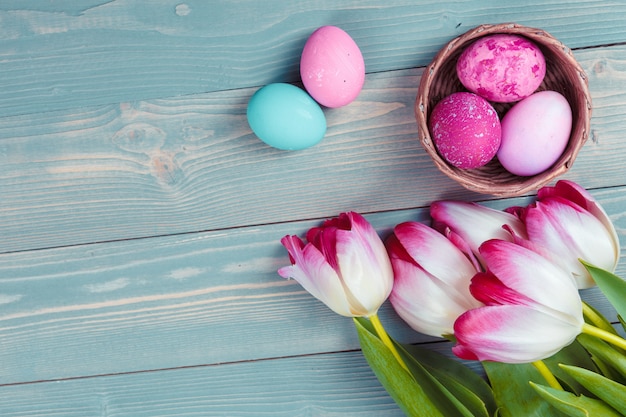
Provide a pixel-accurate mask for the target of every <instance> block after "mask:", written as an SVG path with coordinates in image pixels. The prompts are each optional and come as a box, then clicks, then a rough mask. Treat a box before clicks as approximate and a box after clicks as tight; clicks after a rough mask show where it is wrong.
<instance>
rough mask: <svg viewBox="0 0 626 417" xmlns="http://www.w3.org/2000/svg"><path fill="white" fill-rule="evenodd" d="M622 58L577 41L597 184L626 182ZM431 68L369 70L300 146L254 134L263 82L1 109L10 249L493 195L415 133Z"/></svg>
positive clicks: (583, 176)
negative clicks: (50, 108) (448, 172)
mask: <svg viewBox="0 0 626 417" xmlns="http://www.w3.org/2000/svg"><path fill="white" fill-rule="evenodd" d="M624 56H626V48H625V47H623V46H613V47H606V48H594V49H590V50H584V51H580V52H579V53H577V57H578V59H579V60H580V61H581V63H582V65H583V66H584V68H585V70H586V71H587V72H588V74H589V78H590V81H589V82H590V86H591V91H592V96H593V100H594V101H593V105H594V113H593V119H592V135H591V136H592V140H589V141H588V143H587V144H586V145H585V146H584V147H583V150H582V151H581V153H580V154H579V157H578V159H577V160H576V163H575V164H574V168H573V169H572V170H571V171H570V173H568V175H567V177H568V178H570V179H573V180H576V181H578V182H580V183H581V184H583V185H584V186H585V187H588V188H597V187H605V186H618V185H624V184H625V183H626V168H625V166H624V164H623V158H622V156H621V155H623V154H624V152H626V142H624V140H623V135H622V132H623V131H624V130H625V129H626V127H625V123H626V117H624V115H625V111H624V101H623V95H621V94H619V93H617V92H619V91H623V90H624V89H626V61H625V60H624ZM420 72H421V70H419V69H412V70H402V71H392V72H384V73H379V74H372V75H369V76H368V77H367V81H366V85H365V88H364V90H363V92H362V93H361V95H360V97H359V98H358V100H357V101H356V102H354V103H352V104H351V105H349V106H346V107H344V108H340V109H334V110H326V115H327V119H328V124H329V128H328V132H327V135H326V137H325V138H324V140H323V141H322V143H320V144H319V145H317V146H315V147H313V148H310V149H307V150H304V151H298V152H285V151H279V150H276V149H273V148H270V147H268V146H266V145H265V144H263V143H262V142H261V141H259V140H258V139H257V138H256V137H255V136H254V134H252V132H251V131H250V129H249V127H248V124H247V121H246V117H245V111H246V104H247V101H248V99H249V97H250V95H251V94H252V93H253V92H254V91H255V90H254V89H241V90H234V91H226V92H217V93H210V94H203V95H197V96H189V97H184V98H172V99H167V100H153V101H139V102H133V103H122V104H118V105H110V106H104V107H92V108H85V109H81V110H80V111H76V110H72V111H59V112H51V113H39V114H34V115H26V116H15V117H5V118H1V119H0V164H2V166H3V170H2V171H1V172H0V193H1V194H2V196H3V197H2V199H0V236H2V239H0V252H9V251H18V250H28V249H37V248H46V247H55V246H66V245H73V244H82V243H90V242H98V241H109V240H118V239H130V238H141V237H147V236H155V235H168V234H177V233H189V232H196V231H203V230H215V229H223V228H229V227H239V226H246V225H254V224H267V223H275V222H282V221H294V220H298V219H312V218H323V217H329V216H333V215H336V214H337V213H339V212H341V211H346V210H355V211H359V212H363V213H371V212H379V211H386V210H398V209H399V210H402V209H410V208H414V207H423V206H426V205H428V204H429V203H430V202H431V201H433V200H436V199H441V198H459V199H486V198H489V197H488V196H480V195H476V194H473V193H469V192H467V191H466V190H465V189H463V188H462V187H460V186H459V185H458V184H456V183H454V182H453V181H452V180H450V179H449V178H447V177H445V176H444V175H443V174H441V173H439V171H437V169H436V168H435V166H434V164H433V163H432V161H431V160H430V159H429V157H428V156H427V154H426V153H425V151H424V150H423V149H422V148H421V145H420V144H419V142H418V141H417V125H416V122H415V117H414V115H413V103H414V100H415V96H416V93H417V86H418V83H419V74H420Z"/></svg>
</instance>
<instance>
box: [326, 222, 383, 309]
mask: <svg viewBox="0 0 626 417" xmlns="http://www.w3.org/2000/svg"><path fill="white" fill-rule="evenodd" d="M336 250H337V260H338V262H339V269H340V271H341V272H340V274H341V275H340V279H341V281H342V283H343V286H344V293H345V294H346V296H347V298H348V302H349V303H350V304H351V305H352V309H353V312H354V314H355V315H357V316H364V315H370V314H372V313H375V312H376V311H377V310H378V307H380V305H381V304H382V303H383V302H384V301H385V300H386V299H387V297H388V296H389V294H390V293H391V288H392V285H393V270H392V267H391V262H390V261H389V257H388V255H387V250H386V249H385V246H384V245H383V243H382V241H381V240H380V237H378V235H376V234H375V237H371V238H369V239H367V240H366V239H365V238H364V237H363V236H362V235H359V234H358V233H354V230H352V231H347V230H337V243H336ZM372 310H374V311H372Z"/></svg>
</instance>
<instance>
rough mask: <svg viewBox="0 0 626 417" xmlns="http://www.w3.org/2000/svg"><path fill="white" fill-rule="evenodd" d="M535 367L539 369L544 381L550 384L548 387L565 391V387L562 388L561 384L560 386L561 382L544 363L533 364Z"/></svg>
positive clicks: (536, 362) (540, 361)
mask: <svg viewBox="0 0 626 417" xmlns="http://www.w3.org/2000/svg"><path fill="white" fill-rule="evenodd" d="M533 365H534V366H535V368H537V370H538V371H539V373H540V374H541V376H543V377H544V379H545V380H546V381H547V382H548V385H549V386H550V387H552V388H554V389H558V390H560V391H563V387H562V386H561V384H559V381H558V380H557V379H556V377H555V376H554V374H553V373H552V371H550V368H548V366H547V365H546V363H545V362H544V361H542V360H538V361H535V362H533Z"/></svg>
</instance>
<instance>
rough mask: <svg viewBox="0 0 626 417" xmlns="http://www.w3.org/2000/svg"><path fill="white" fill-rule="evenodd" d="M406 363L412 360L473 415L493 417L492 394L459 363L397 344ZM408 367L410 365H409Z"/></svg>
mask: <svg viewBox="0 0 626 417" xmlns="http://www.w3.org/2000/svg"><path fill="white" fill-rule="evenodd" d="M399 350H400V352H401V354H403V355H409V356H410V357H408V358H406V357H405V360H406V361H407V363H408V362H411V361H415V362H417V363H418V364H419V365H421V366H422V367H423V368H424V369H425V370H426V371H427V372H429V373H430V374H431V375H432V376H434V377H435V378H436V379H437V380H438V381H439V382H440V383H441V384H442V385H443V386H444V387H445V388H446V389H447V390H448V391H449V392H450V393H451V394H452V395H453V396H454V397H456V398H457V399H458V400H459V401H460V402H461V403H462V404H463V405H464V406H465V407H466V408H467V409H468V410H469V411H470V412H471V415H472V416H475V417H479V416H485V417H489V416H493V415H494V413H495V411H496V403H495V398H494V396H493V391H492V390H491V387H490V386H489V384H487V382H486V381H485V380H484V379H483V378H481V377H480V375H478V374H477V373H476V372H474V371H473V370H471V369H470V368H469V367H467V366H465V365H464V364H462V363H461V362H459V361H457V360H454V359H451V358H449V357H447V356H444V355H442V354H441V353H438V352H434V351H432V350H429V349H424V348H421V347H418V346H415V345H399ZM409 366H410V365H409Z"/></svg>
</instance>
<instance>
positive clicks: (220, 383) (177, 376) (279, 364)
mask: <svg viewBox="0 0 626 417" xmlns="http://www.w3.org/2000/svg"><path fill="white" fill-rule="evenodd" d="M277 343H280V340H279V341H277ZM0 414H2V415H4V416H29V417H44V416H46V417H49V416H56V415H59V416H64V417H91V416H93V417H96V416H98V417H106V416H116V417H143V416H145V417H148V416H162V417H177V416H180V417H182V416H185V417H194V416H198V417H199V416H202V417H207V416H220V417H223V416H228V417H244V416H254V417H257V416H272V417H281V416H284V417H296V416H302V417H305V416H325V417H332V416H336V417H339V416H342V417H343V416H366V417H367V416H370V417H381V416H386V417H395V416H397V417H400V416H403V413H402V412H401V411H400V409H398V407H397V406H396V405H395V403H394V402H393V400H392V399H391V398H390V397H389V396H388V395H387V393H386V392H385V390H384V389H383V388H382V387H381V386H380V383H379V382H378V380H377V379H376V377H375V376H374V374H373V373H372V371H371V370H370V369H369V368H368V366H367V363H366V362H365V359H363V357H362V355H361V353H360V352H358V351H357V352H346V353H338V354H327V355H317V356H309V357H305V358H285V359H280V360H268V361H259V362H249V363H238V364H223V365H220V366H206V367H198V368H187V369H176V370H167V371H160V372H147V373H139V374H131V375H116V376H106V377H98V378H87V379H78V380H69V381H55V382H45V383H35V384H25V385H17V386H2V387H0Z"/></svg>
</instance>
